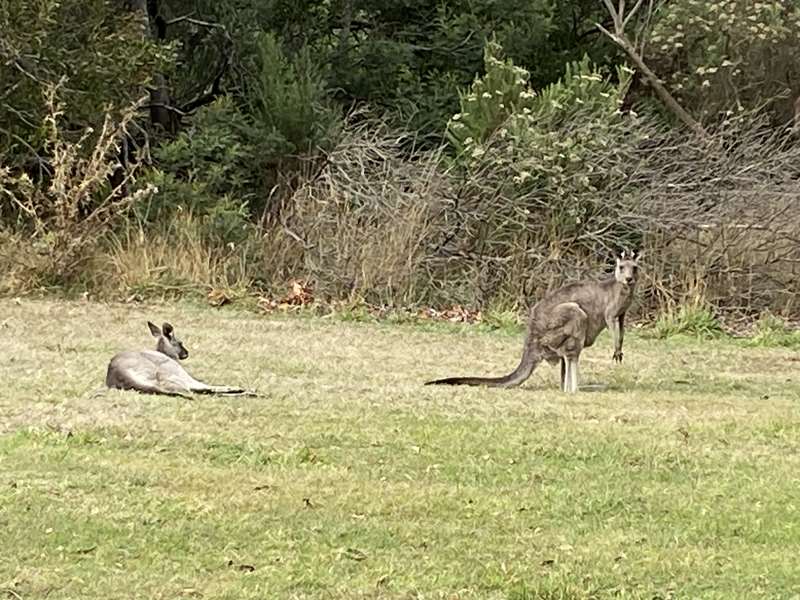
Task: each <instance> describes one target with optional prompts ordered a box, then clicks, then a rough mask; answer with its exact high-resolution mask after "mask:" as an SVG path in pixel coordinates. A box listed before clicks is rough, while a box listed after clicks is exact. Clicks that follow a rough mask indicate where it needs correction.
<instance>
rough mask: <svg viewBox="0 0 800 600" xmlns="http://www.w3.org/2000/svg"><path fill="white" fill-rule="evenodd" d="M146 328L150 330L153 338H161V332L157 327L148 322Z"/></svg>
mask: <svg viewBox="0 0 800 600" xmlns="http://www.w3.org/2000/svg"><path fill="white" fill-rule="evenodd" d="M147 326H148V327H149V328H150V333H152V334H153V337H161V330H160V329H159V328H158V326H157V325H154V324H153V323H151V322H150V321H148V322H147Z"/></svg>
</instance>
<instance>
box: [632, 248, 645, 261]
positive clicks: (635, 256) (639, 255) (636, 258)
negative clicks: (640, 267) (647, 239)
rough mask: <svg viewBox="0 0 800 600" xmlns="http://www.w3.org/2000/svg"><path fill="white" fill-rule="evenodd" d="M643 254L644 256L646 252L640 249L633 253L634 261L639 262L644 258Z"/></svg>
mask: <svg viewBox="0 0 800 600" xmlns="http://www.w3.org/2000/svg"><path fill="white" fill-rule="evenodd" d="M643 256H644V252H642V251H641V250H639V251H638V252H637V253H636V254H634V255H633V262H635V263H638V262H639V261H640V260H642V257H643Z"/></svg>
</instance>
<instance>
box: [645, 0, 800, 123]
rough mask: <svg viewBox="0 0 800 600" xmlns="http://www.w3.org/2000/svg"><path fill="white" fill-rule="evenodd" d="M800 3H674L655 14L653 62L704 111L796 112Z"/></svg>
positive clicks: (784, 114)
mask: <svg viewBox="0 0 800 600" xmlns="http://www.w3.org/2000/svg"><path fill="white" fill-rule="evenodd" d="M798 40H800V7H799V6H797V4H796V3H792V2H781V1H780V0H761V1H759V2H753V1H752V0H714V1H710V2H697V1H695V0H672V1H670V2H665V3H662V5H661V7H660V8H659V9H658V10H657V11H656V12H655V21H654V25H653V28H652V32H651V35H650V39H649V41H650V44H649V48H650V50H649V52H650V54H651V56H652V59H651V63H652V66H653V67H654V68H655V69H656V72H658V73H660V74H661V75H662V77H664V78H665V79H667V83H668V84H669V85H670V87H671V89H672V90H673V91H674V92H675V93H676V94H677V96H678V97H679V98H680V99H681V100H682V101H683V103H684V105H685V106H691V107H694V108H695V110H694V112H695V113H696V116H698V117H700V118H702V117H704V116H706V117H710V118H712V119H715V120H716V119H717V118H718V116H719V113H722V112H725V111H727V110H731V109H732V110H741V109H743V108H744V109H747V110H750V109H754V108H756V107H757V106H759V105H761V104H763V103H767V104H768V105H770V106H771V107H772V110H774V111H776V115H777V116H778V117H779V118H780V119H781V121H782V122H785V121H786V120H788V118H789V117H790V116H791V101H792V100H794V98H793V97H791V98H790V97H789V96H790V95H791V94H792V90H793V89H796V87H797V82H798V79H800V70H799V69H798V67H797V61H796V57H797V54H798V53H800V42H799V41H798Z"/></svg>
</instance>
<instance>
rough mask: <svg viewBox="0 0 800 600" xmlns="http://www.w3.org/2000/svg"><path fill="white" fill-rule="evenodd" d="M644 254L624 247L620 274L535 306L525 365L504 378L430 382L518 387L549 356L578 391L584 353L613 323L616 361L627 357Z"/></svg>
mask: <svg viewBox="0 0 800 600" xmlns="http://www.w3.org/2000/svg"><path fill="white" fill-rule="evenodd" d="M640 259H641V253H639V254H633V253H627V252H624V251H623V252H622V254H621V255H620V256H619V258H617V264H616V269H615V270H614V275H613V276H609V277H606V278H603V279H600V280H585V281H578V282H575V283H568V284H567V285H565V286H563V287H561V288H559V289H557V290H556V291H554V292H552V293H550V294H548V295H547V296H545V297H544V298H543V299H542V300H540V301H539V302H538V303H536V305H534V307H533V308H531V312H530V318H529V320H528V333H527V336H526V337H525V346H524V348H523V351H522V360H521V361H520V363H519V366H518V367H517V368H516V369H514V371H513V372H511V373H509V374H508V375H506V376H504V377H448V378H446V379H437V380H435V381H428V382H427V383H426V384H425V385H438V384H446V385H486V386H491V387H514V386H517V385H520V384H521V383H522V382H523V381H525V380H526V379H528V377H530V376H531V373H533V370H534V369H535V368H536V366H537V365H538V364H539V363H540V362H541V361H542V360H546V361H548V362H551V363H556V362H559V361H560V362H561V389H562V391H565V392H571V393H574V392H577V391H578V358H579V357H580V354H581V351H582V350H583V349H584V348H588V347H589V346H591V345H592V344H593V343H594V341H595V339H597V336H598V335H599V334H600V332H601V331H603V329H605V328H606V327H608V328H609V329H610V330H611V336H612V337H613V338H614V354H613V360H614V361H616V362H622V338H623V331H624V323H625V311H627V310H628V307H630V305H631V301H632V300H633V289H634V287H635V286H636V279H637V277H638V274H639V273H638V271H639V260H640Z"/></svg>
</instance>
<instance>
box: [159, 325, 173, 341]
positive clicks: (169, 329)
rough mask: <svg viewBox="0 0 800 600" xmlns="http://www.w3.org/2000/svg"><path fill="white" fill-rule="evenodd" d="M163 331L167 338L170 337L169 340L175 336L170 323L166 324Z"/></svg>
mask: <svg viewBox="0 0 800 600" xmlns="http://www.w3.org/2000/svg"><path fill="white" fill-rule="evenodd" d="M161 331H163V332H164V336H165V337H168V338H171V337H172V334H173V330H172V325H170V324H169V323H164V324H163V325H162V326H161Z"/></svg>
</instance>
